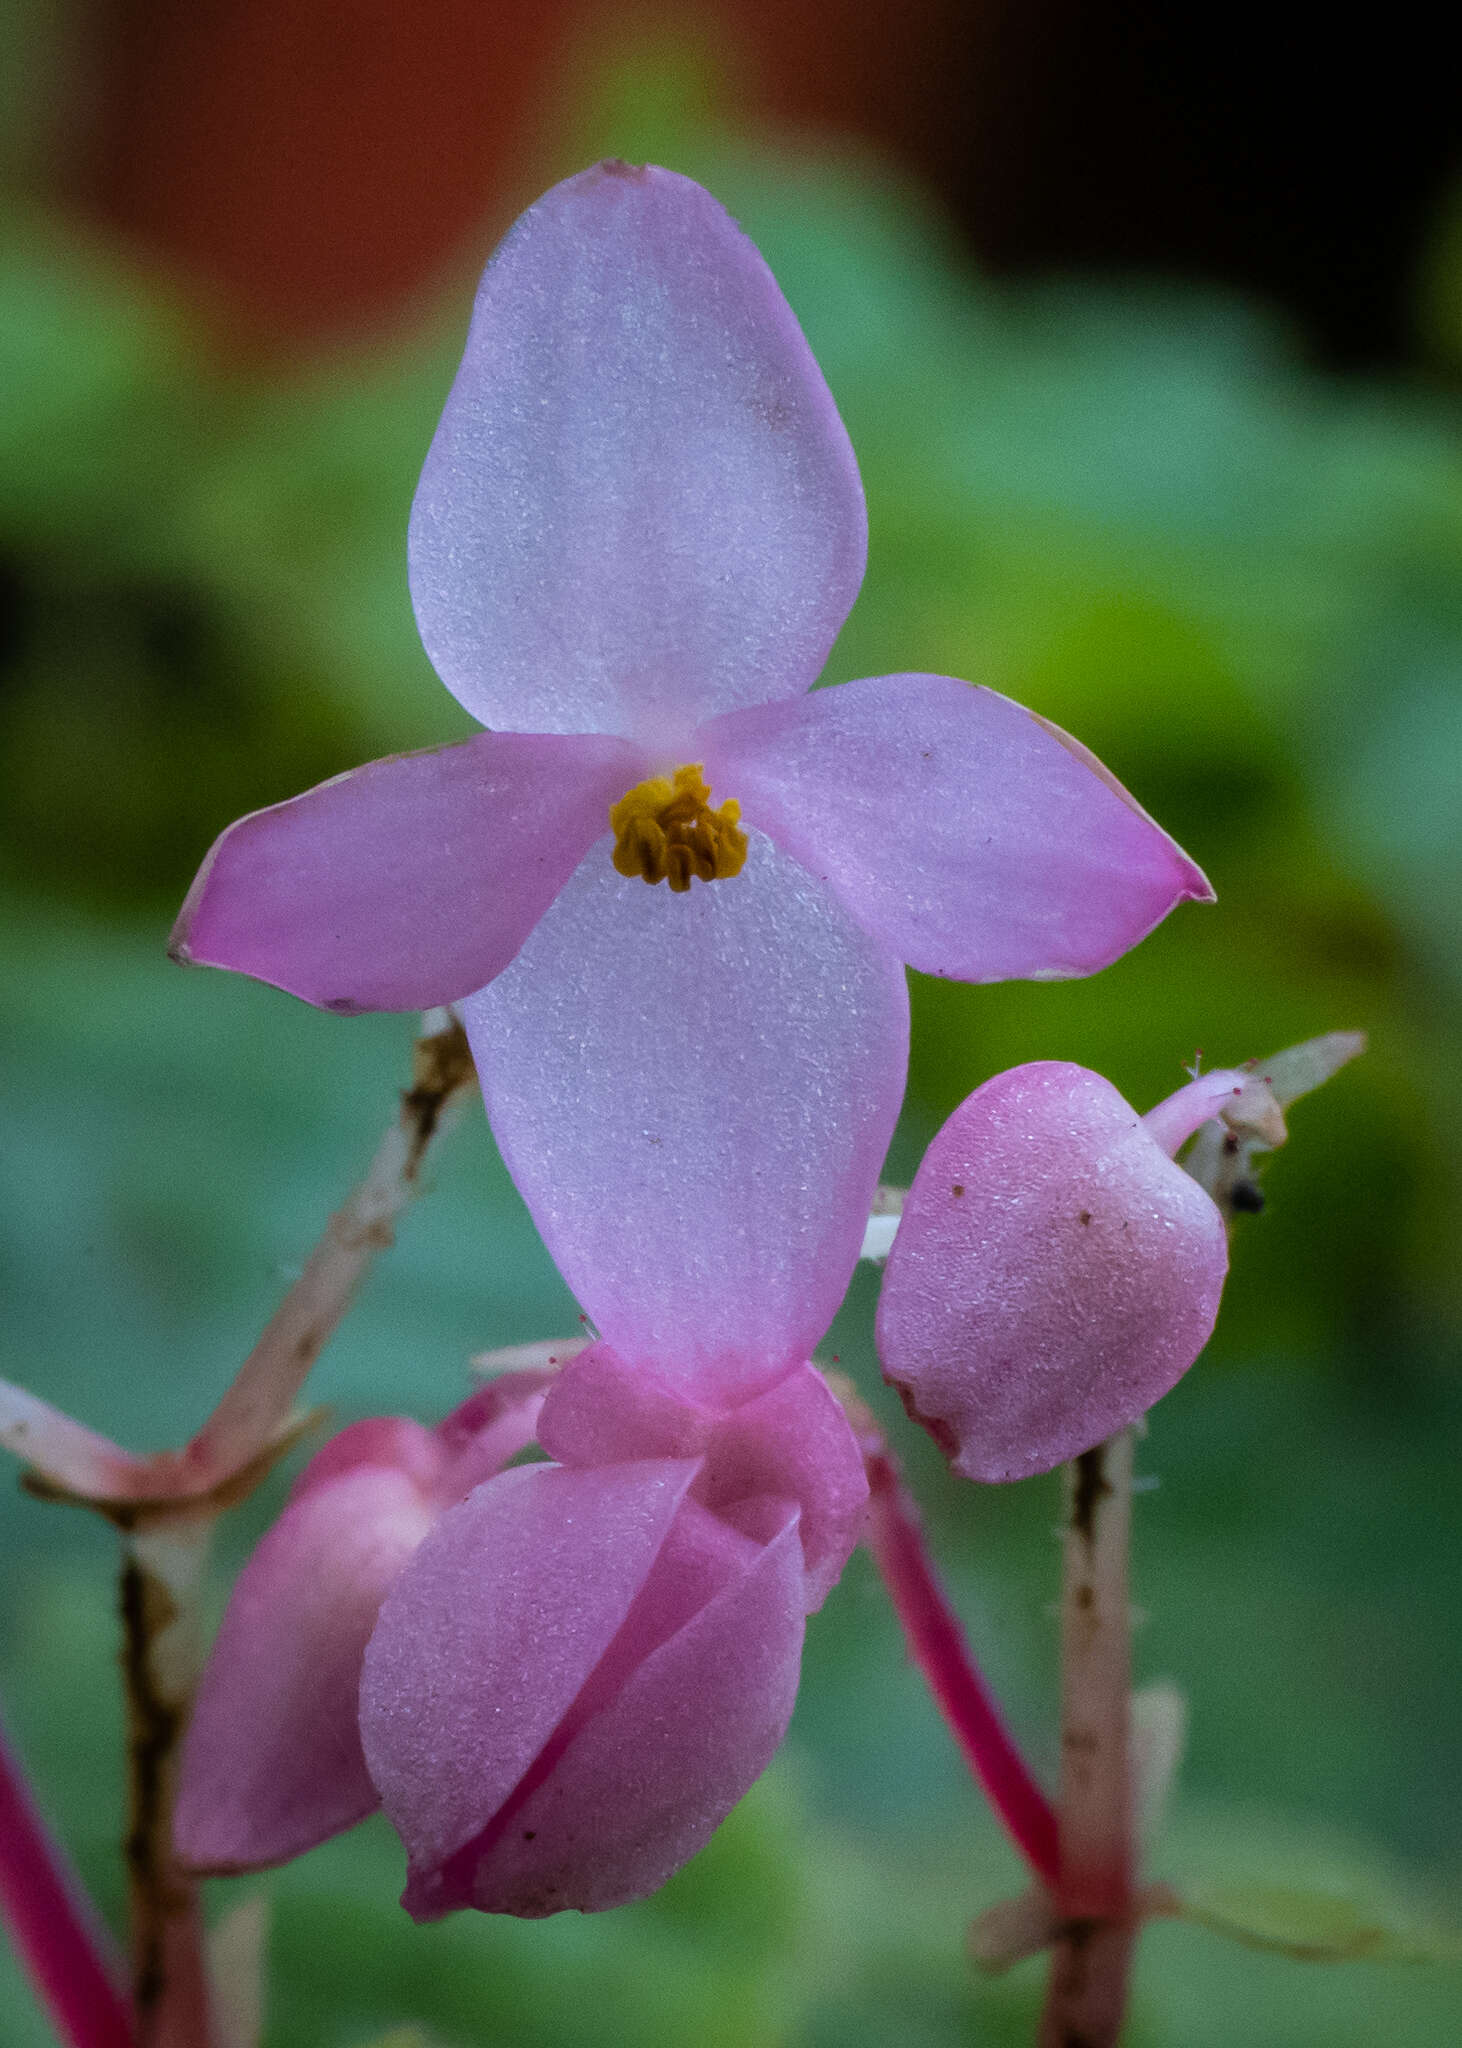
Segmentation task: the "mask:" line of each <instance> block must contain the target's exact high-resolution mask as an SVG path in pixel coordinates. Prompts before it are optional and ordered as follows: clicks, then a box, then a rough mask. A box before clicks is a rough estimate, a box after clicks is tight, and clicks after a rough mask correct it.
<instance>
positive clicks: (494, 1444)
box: [432, 1366, 555, 1506]
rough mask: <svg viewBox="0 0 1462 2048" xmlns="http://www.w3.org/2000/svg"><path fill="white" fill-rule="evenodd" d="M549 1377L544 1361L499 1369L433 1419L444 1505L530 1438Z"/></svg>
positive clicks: (459, 1497) (439, 1489) (460, 1497)
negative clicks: (440, 1458)
mask: <svg viewBox="0 0 1462 2048" xmlns="http://www.w3.org/2000/svg"><path fill="white" fill-rule="evenodd" d="M554 1379H555V1374H554V1372H553V1370H552V1368H551V1367H546V1366H545V1367H538V1368H528V1369H526V1370H523V1371H519V1372H505V1373H500V1374H499V1375H498V1377H497V1378H496V1379H495V1380H489V1382H488V1384H487V1385H486V1386H485V1387H479V1388H478V1389H477V1391H476V1392H475V1393H473V1394H469V1395H468V1397H467V1399H466V1400H465V1401H463V1402H461V1403H460V1404H459V1406H457V1407H456V1408H454V1409H453V1410H452V1412H451V1414H450V1415H448V1416H446V1417H445V1418H444V1419H443V1420H442V1421H441V1422H439V1423H438V1424H437V1426H436V1428H435V1430H434V1431H433V1432H432V1434H433V1436H434V1437H435V1438H436V1441H437V1443H438V1445H439V1446H440V1449H441V1452H442V1455H443V1458H444V1461H445V1463H444V1469H443V1472H442V1474H441V1477H440V1479H439V1481H438V1483H437V1498H438V1499H439V1500H440V1501H441V1502H442V1504H443V1505H444V1506H450V1505H452V1504H453V1503H455V1502H456V1501H459V1500H464V1499H465V1498H466V1496H467V1495H468V1494H469V1493H471V1491H472V1489H473V1487H474V1486H478V1485H480V1484H481V1483H482V1481H483V1480H484V1479H490V1478H491V1477H492V1475H493V1473H494V1472H497V1471H500V1470H501V1468H502V1467H503V1466H504V1465H506V1464H507V1462H508V1460H509V1459H510V1458H516V1457H517V1455H518V1453H519V1452H520V1451H525V1450H526V1449H527V1448H528V1446H529V1445H530V1444H531V1443H533V1442H534V1441H535V1439H536V1437H537V1433H538V1417H539V1414H540V1413H541V1411H542V1408H543V1397H544V1395H545V1393H546V1392H547V1390H548V1389H549V1387H551V1386H552V1385H553V1382H554Z"/></svg>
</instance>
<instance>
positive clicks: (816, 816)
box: [695, 675, 1213, 981]
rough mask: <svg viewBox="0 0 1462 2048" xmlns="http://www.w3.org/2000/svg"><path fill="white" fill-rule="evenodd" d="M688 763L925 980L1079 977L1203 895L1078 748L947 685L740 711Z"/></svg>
mask: <svg viewBox="0 0 1462 2048" xmlns="http://www.w3.org/2000/svg"><path fill="white" fill-rule="evenodd" d="M695 757H696V759H697V760H700V759H702V758H703V759H704V762H705V768H706V773H707V775H708V777H709V778H710V781H711V783H712V786H713V787H714V789H715V790H716V793H717V795H718V797H734V798H736V799H737V800H738V801H739V802H740V804H741V808H742V813H743V817H744V820H745V822H747V823H749V824H753V825H758V826H760V827H761V829H762V830H763V831H764V832H768V833H770V834H771V836H772V838H773V839H775V840H776V841H777V843H778V845H780V846H782V847H784V848H785V849H786V850H787V851H788V852H789V853H791V854H794V855H795V856H796V858H797V859H798V860H799V861H801V862H802V864H803V865H804V866H805V867H806V868H807V869H808V870H809V871H810V872H811V873H812V874H814V875H816V876H817V877H818V878H819V879H821V880H825V881H829V882H831V883H832V884H833V886H834V887H835V888H837V889H838V890H839V891H840V892H841V893H842V895H843V896H844V898H845V899H846V901H847V902H848V904H849V906H850V907H851V908H852V910H853V911H854V913H855V914H856V915H857V916H858V918H859V919H860V920H861V921H862V922H863V924H864V925H866V927H867V928H868V930H869V931H871V932H873V933H874V934H875V935H876V936H877V937H878V938H880V939H881V940H882V941H883V943H884V944H885V945H886V946H888V947H889V948H890V949H891V950H892V951H893V952H895V953H897V955H898V956H899V958H900V959H901V960H906V961H907V962H908V963H909V965H910V966H911V967H917V968H918V969H920V971H921V972H923V973H925V974H939V975H946V976H949V977H950V978H951V979H953V980H956V981H1006V980H1010V979H1012V978H1017V977H1035V978H1038V979H1041V980H1045V979H1048V978H1056V977H1063V976H1067V975H1076V974H1092V973H1094V972H1095V971H1096V969H1097V968H1099V967H1105V966H1107V965H1108V964H1109V963H1110V962H1111V961H1113V960H1115V959H1117V958H1118V957H1119V955H1121V954H1123V953H1125V952H1126V951H1127V950H1128V948H1129V947H1131V946H1134V945H1136V943H1137V941H1138V940H1139V939H1140V938H1142V937H1144V936H1145V934H1146V933H1148V932H1149V931H1151V930H1152V928H1153V926H1154V925H1155V924H1157V923H1158V922H1159V921H1160V920H1161V919H1162V918H1164V917H1166V915H1167V913H1168V912H1169V911H1170V910H1171V909H1172V908H1173V906H1174V904H1177V903H1181V902H1182V901H1183V900H1184V898H1185V897H1192V898H1195V899H1199V900H1203V899H1207V898H1209V897H1211V895H1212V893H1213V892H1212V891H1211V889H1210V888H1209V886H1208V883H1207V882H1206V881H1205V879H1204V877H1203V875H1202V874H1201V873H1200V872H1199V870H1198V869H1197V868H1196V867H1195V866H1194V865H1193V863H1192V861H1190V860H1189V859H1188V857H1187V855H1186V854H1185V853H1183V852H1182V851H1181V849H1180V848H1178V847H1177V846H1175V845H1174V843H1173V841H1172V840H1171V839H1169V837H1168V836H1167V834H1166V833H1165V832H1163V831H1161V830H1160V829H1159V827H1158V826H1156V825H1155V824H1154V823H1153V822H1152V820H1151V818H1149V817H1148V816H1147V813H1146V812H1145V811H1143V810H1141V809H1139V807H1138V806H1137V805H1136V804H1135V803H1134V802H1133V800H1132V798H1131V797H1130V796H1129V795H1128V794H1127V792H1126V791H1125V790H1124V789H1123V788H1122V787H1121V786H1120V784H1118V783H1117V782H1116V781H1115V780H1114V779H1113V778H1112V777H1111V776H1110V775H1108V774H1107V772H1106V770H1105V769H1103V768H1102V766H1101V764H1100V763H1099V762H1097V761H1096V760H1095V759H1094V757H1093V756H1092V755H1090V754H1089V753H1088V752H1087V751H1086V749H1085V748H1084V747H1081V746H1079V745H1078V744H1077V743H1076V742H1075V741H1074V740H1071V739H1069V738H1068V737H1067V735H1066V734H1064V733H1062V732H1060V731H1059V730H1058V729H1057V728H1056V727H1055V726H1053V725H1049V724H1048V723H1047V722H1046V721H1045V720H1044V719H1040V718H1037V717H1035V716H1034V715H1033V714H1032V713H1031V712H1029V711H1026V710H1024V709H1023V708H1022V707H1021V706H1020V705H1019V704H1014V703H1012V702H1011V700H1010V699H1009V698H1008V697H1001V696H997V695H996V693H995V692H994V691H993V690H985V689H977V688H976V687H975V686H974V685H973V684H970V683H960V682H956V681H954V680H953V679H952V678H951V677H949V676H927V675H896V676H878V677H874V678H871V679H867V680H864V681H862V682H856V683H843V684H841V685H839V687H837V688H836V689H829V690H815V691H814V692H813V693H812V695H811V696H809V697H805V698H802V699H799V700H798V701H797V702H796V703H792V704H766V705H761V706H758V707H756V708H755V709H753V710H749V711H738V712H736V713H734V714H733V715H732V716H730V717H727V718H724V719H717V720H716V721H715V722H714V723H712V724H710V725H708V726H707V727H706V728H705V729H704V730H703V732H702V733H701V734H700V735H699V736H698V739H697V743H696V749H695Z"/></svg>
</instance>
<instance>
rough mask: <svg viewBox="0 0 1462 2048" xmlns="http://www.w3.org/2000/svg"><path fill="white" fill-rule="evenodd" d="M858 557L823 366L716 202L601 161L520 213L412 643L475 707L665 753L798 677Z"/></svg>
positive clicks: (848, 466) (860, 527)
mask: <svg viewBox="0 0 1462 2048" xmlns="http://www.w3.org/2000/svg"><path fill="white" fill-rule="evenodd" d="M865 549H866V525H865V516H864V509H863V493H862V488H861V486H860V484H859V481H858V472H857V468H856V465H855V463H854V460H853V452H852V449H851V447H850V446H849V443H848V437H847V434H846V433H845V431H844V429H843V424H842V421H841V420H840V419H839V418H838V415H837V410H836V408H835V407H834V405H833V402H832V398H831V396H830V395H829V392H828V389H827V386H826V384H825V383H824V382H823V378H822V373H821V371H820V370H819V369H818V367H817V364H816V363H815V362H814V360H813V358H812V353H811V351H810V350H809V348H808V346H807V343H806V341H805V340H804V339H803V336H802V331H801V329H800V328H799V327H798V325H797V322H796V320H795V319H794V317H793V315H792V312H791V309H790V307H789V306H788V305H787V302H786V300H785V299H784V298H783V297H782V294H781V293H780V291H779V290H778V289H777V286H776V282H775V280H774V279H773V277H772V274H771V272H770V271H769V270H768V269H767V267H766V264H765V263H764V262H763V261H762V259H761V257H760V256H759V255H758V253H757V251H756V249H755V248H754V247H753V246H752V244H751V243H750V242H749V241H748V240H747V238H746V236H745V235H744V234H743V233H742V232H741V230H740V229H739V228H738V227H737V226H736V224H735V222H734V221H733V220H731V219H730V217H729V216H728V215H727V214H726V213H725V212H724V211H723V210H722V208H721V207H719V206H718V205H717V204H716V202H715V200H714V199H712V198H711V196H710V195H709V193H707V192H703V191H702V190H701V188H700V187H699V186H698V185H694V184H692V183H691V182H690V180H689V179H688V178H682V177H678V176H676V175H675V174H674V173H673V172H670V171H662V170H657V169H655V168H654V167H653V166H648V165H647V166H642V167H637V168H632V167H631V166H629V165H627V164H612V163H611V164H600V165H598V166H596V167H595V168H594V169H592V170H588V171H585V172H583V173H582V174H581V175H580V176H578V177H576V178H570V179H569V180H568V181H567V182H566V183H565V184H562V185H558V186H555V188H554V189H553V190H552V191H551V192H549V193H548V194H547V195H546V196H545V197H544V198H542V199H540V200H539V202H538V204H537V205H536V206H533V207H530V208H529V210H528V212H527V213H525V214H524V215H523V217H522V218H521V220H519V221H518V223H517V224H516V226H515V227H514V228H513V230H512V232H511V233H510V234H509V235H508V237H507V239H506V240H505V241H504V242H503V244H502V246H501V247H500V248H499V249H498V251H497V253H496V255H495V256H494V257H493V259H492V261H491V263H490V264H489V265H488V267H487V271H486V273H485V275H484V276H483V280H482V284H481V286H480V288H479V291H478V295H477V304H476V307H475V308H474V311H473V315H472V325H471V328H470V330H469V333H468V336H467V348H466V353H465V355H464V356H463V359H462V367H461V369H460V370H459V371H458V373H457V380H456V382H455V384H454V385H453V387H452V391H451V395H450V396H449V397H448V400H447V405H446V410H445V411H444V413H443V414H442V419H441V424H440V425H439V426H438V428H437V432H436V438H435V439H434V440H433V442H432V445H431V450H430V453H429V454H428V456H427V459H426V466H425V468H424V469H423V471H422V475H421V483H420V486H419V488H418V490H417V494H416V502H415V504H414V506H413V508H412V514H411V537H410V561H411V594H412V598H413V600H414V602H415V606H416V617H417V623H418V625H419V626H420V628H421V637H422V640H423V641H424V643H425V645H426V650H427V653H428V654H429V655H430V656H431V659H432V661H433V663H434V664H435V666H436V669H437V673H438V674H439V675H440V676H441V678H442V680H443V682H445V684H446V685H447V688H448V689H449V690H451V692H452V693H453V695H454V696H455V697H457V698H458V699H459V700H460V702H461V703H463V704H464V705H465V706H466V707H467V709H468V710H469V711H470V712H471V713H472V714H473V716H474V717H476V718H480V719H481V720H482V721H483V723H484V724H485V725H490V726H501V727H508V728H516V729H518V730H531V731H535V732H623V733H631V734H634V735H636V736H638V737H641V738H648V739H650V740H651V741H656V740H659V739H664V740H665V741H666V744H667V745H673V735H674V734H675V733H676V732H678V731H681V730H688V729H689V726H690V725H694V724H695V723H696V722H697V720H699V719H700V718H703V717H705V716H706V715H707V713H708V712H711V711H717V710H727V709H730V708H731V707H732V706H734V705H739V704H756V703H760V702H761V701H762V700H763V699H764V698H767V697H772V696H781V695H785V694H788V693H791V692H795V691H799V690H804V689H806V688H807V686H808V685H809V684H810V683H811V682H812V681H813V680H814V678H815V677H816V675H817V673H818V671H819V669H820V668H821V667H822V664H823V661H824V659H825V658H826V655H827V651H828V649H829V648H830V647H831V645H832V643H833V640H834V638H835V637H836V634H837V631H838V628H839V627H840V626H841V624H842V622H843V620H844V618H845V617H846V615H847V612H848V609H849V607H850V605H851V604H852V602H853V599H854V597H855V596H856V595H857V591H858V585H859V583H860V582H861V581H862V576H863V562H864V554H865ZM678 758H681V759H683V758H686V757H685V756H684V755H680V756H678Z"/></svg>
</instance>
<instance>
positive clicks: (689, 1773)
mask: <svg viewBox="0 0 1462 2048" xmlns="http://www.w3.org/2000/svg"><path fill="white" fill-rule="evenodd" d="M691 1512H692V1511H691V1508H690V1507H689V1506H688V1507H687V1508H686V1509H684V1510H682V1516H681V1522H682V1524H684V1523H686V1522H688V1521H689V1520H690V1519H691ZM704 1522H705V1524H706V1525H707V1526H708V1528H710V1529H712V1530H713V1529H714V1526H715V1525H714V1518H713V1517H710V1516H706V1517H704ZM732 1534H733V1532H731V1531H727V1530H723V1531H722V1532H721V1538H722V1545H723V1548H724V1550H725V1556H724V1559H723V1562H722V1568H721V1577H722V1579H723V1583H722V1585H721V1587H720V1590H719V1591H717V1592H715V1593H714V1595H713V1596H712V1597H709V1598H707V1599H705V1600H704V1603H703V1604H700V1605H699V1607H698V1611H696V1612H694V1613H693V1614H692V1616H691V1618H690V1619H689V1620H687V1621H686V1622H685V1623H684V1625H683V1626H681V1627H679V1628H678V1629H677V1630H676V1631H675V1632H674V1633H672V1634H670V1635H669V1636H668V1637H667V1638H666V1639H665V1640H663V1641H661V1642H660V1643H659V1644H658V1646H657V1647H656V1648H655V1649H653V1650H652V1651H650V1652H649V1654H648V1655H645V1656H643V1657H642V1658H640V1659H639V1660H637V1662H636V1664H635V1667H634V1669H633V1670H632V1672H631V1674H630V1675H629V1677H628V1679H627V1680H626V1682H625V1683H624V1684H623V1685H622V1686H621V1687H620V1688H619V1689H618V1690H617V1691H616V1692H615V1693H614V1694H613V1696H612V1697H611V1698H610V1699H609V1701H608V1703H607V1704H606V1705H605V1706H603V1707H602V1708H601V1709H600V1710H599V1711H598V1712H596V1713H593V1714H591V1715H590V1716H589V1717H588V1718H587V1719H586V1720H585V1721H584V1723H583V1725H582V1726H581V1727H580V1728H579V1729H578V1730H577V1731H576V1732H575V1733H574V1734H573V1735H572V1737H571V1739H570V1740H569V1742H568V1743H567V1745H566V1747H565V1749H564V1751H563V1753H562V1755H561V1756H560V1757H559V1758H558V1759H557V1761H556V1763H555V1764H554V1766H553V1768H552V1769H551V1770H550V1771H549V1772H547V1773H546V1774H545V1776H544V1778H543V1781H542V1782H541V1783H540V1784H539V1785H538V1786H537V1787H536V1788H535V1789H534V1790H533V1791H531V1792H530V1793H529V1795H528V1797H527V1798H526V1799H525V1800H524V1801H523V1803H522V1804H521V1805H520V1806H515V1808H514V1810H513V1812H512V1815H511V1818H510V1820H509V1822H508V1824H507V1825H506V1826H504V1827H503V1828H502V1829H501V1830H500V1831H499V1832H498V1833H497V1835H496V1838H495V1840H494V1841H493V1842H492V1843H491V1845H490V1846H489V1847H487V1849H486V1850H485V1852H484V1853H483V1855H482V1856H481V1857H480V1858H479V1859H478V1860H477V1861H476V1863H475V1867H474V1868H473V1870H472V1872H471V1874H470V1883H471V1890H470V1894H469V1895H468V1896H466V1897H463V1898H460V1899H454V1900H453V1901H452V1903H454V1904H468V1903H470V1904H472V1905H475V1906H478V1907H480V1908H481V1909H482V1910H483V1911H484V1912H489V1913H516V1914H520V1915H523V1916H525V1917H538V1916H540V1915H543V1914H546V1913H555V1912H559V1911H561V1910H562V1909H563V1908H564V1907H566V1906H568V1907H574V1908H577V1910H578V1911H579V1912H581V1913H598V1912H603V1911H605V1910H606V1909H607V1908H609V1907H611V1906H622V1905H625V1904H627V1903H628V1901H629V1900H631V1899H642V1898H645V1897H647V1896H648V1894H649V1893H651V1892H653V1891H655V1890H657V1889H658V1888H659V1886H661V1885H662V1884H664V1882H665V1880H666V1879H667V1878H668V1877H670V1876H671V1875H672V1874H673V1873H674V1872H675V1871H677V1870H678V1869H679V1868H680V1866H681V1864H682V1863H684V1862H685V1861H686V1860H687V1859H688V1858H689V1857H691V1856H693V1855H694V1854H695V1853H696V1851H697V1850H698V1849H700V1848H702V1847H703V1846H704V1845H705V1843H706V1842H707V1840H708V1839H709V1838H710V1836H711V1834H712V1833H713V1832H714V1831H715V1829H716V1828H717V1827H719V1826H720V1824H721V1822H722V1821H723V1820H724V1819H725V1818H726V1815H727V1814H728V1813H729V1812H730V1811H731V1808H732V1807H733V1806H734V1805H735V1804H736V1802H737V1800H739V1799H740V1798H741V1797H742V1795H743V1794H744V1793H746V1792H748V1791H749V1790H750V1788H751V1787H752V1785H754V1784H755V1782H756V1780H757V1779H758V1778H759V1777H760V1776H761V1774H762V1772H763V1771H764V1770H765V1769H766V1767H767V1765H768V1764H769V1763H770V1762H771V1760H772V1757H773V1755H774V1754H775V1752H776V1749H777V1745H778V1744H779V1743H780V1742H781V1740H782V1737H783V1735H784V1734H785V1733H786V1730H787V1723H788V1721H789V1720H790V1719H791V1716H792V1707H793V1703H794V1701H795V1699H796V1696H797V1679H798V1675H799V1672H800V1669H801V1659H802V1629H803V1620H802V1608H803V1601H802V1556H801V1548H800V1545H799V1544H798V1541H797V1516H796V1513H795V1511H794V1510H790V1509H788V1510H786V1511H785V1512H784V1514H783V1517H782V1522H781V1527H780V1528H779V1529H778V1531H777V1532H776V1534H774V1535H773V1536H772V1538H771V1540H770V1541H769V1542H767V1543H766V1544H764V1545H762V1546H760V1547H757V1546H753V1545H752V1544H750V1543H746V1542H744V1541H743V1542H742V1543H741V1544H740V1545H739V1546H738V1553H739V1554H735V1555H733V1554H732V1553H731V1551H730V1547H729V1543H727V1539H728V1538H731V1537H732ZM650 1590H651V1589H650V1588H649V1587H647V1588H646V1593H647V1596H648V1594H649V1592H650Z"/></svg>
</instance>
